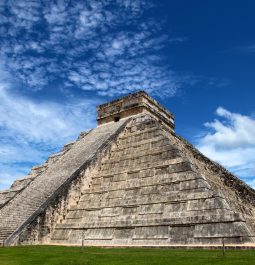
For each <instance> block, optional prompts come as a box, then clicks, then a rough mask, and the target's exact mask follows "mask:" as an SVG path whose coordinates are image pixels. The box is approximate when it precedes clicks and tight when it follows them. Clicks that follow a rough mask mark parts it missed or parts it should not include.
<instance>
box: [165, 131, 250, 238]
mask: <svg viewBox="0 0 255 265" xmlns="http://www.w3.org/2000/svg"><path fill="white" fill-rule="evenodd" d="M169 135H170V138H171V140H172V141H173V143H174V144H175V145H176V146H178V148H179V149H180V150H182V152H183V153H185V154H186V156H187V157H189V159H190V160H191V161H192V163H193V164H194V165H196V167H197V168H198V171H199V172H201V174H203V175H204V176H205V178H206V179H207V181H208V183H210V185H211V186H212V187H214V188H215V189H219V190H220V191H221V192H222V193H223V194H224V197H225V198H226V201H227V202H228V203H229V205H230V206H231V208H232V209H234V210H235V211H236V212H239V213H242V214H243V216H244V218H245V220H246V222H247V223H248V224H249V226H250V227H251V229H252V230H253V233H254V235H255V190H254V189H252V188H251V187H250V186H248V185H247V184H246V183H244V182H243V181H242V180H240V179H239V178H237V177H236V176H235V175H233V174H232V173H230V172H229V171H228V170H226V169H225V168H224V167H222V166H221V165H219V164H218V163H216V162H214V161H212V160H210V159H209V158H207V157H206V156H204V155H203V154H202V153H201V152H199V151H198V150H197V149H196V148H195V147H194V146H192V145H191V144H190V143H188V142H187V141H186V140H185V139H183V138H181V137H180V136H177V135H176V134H169Z"/></svg>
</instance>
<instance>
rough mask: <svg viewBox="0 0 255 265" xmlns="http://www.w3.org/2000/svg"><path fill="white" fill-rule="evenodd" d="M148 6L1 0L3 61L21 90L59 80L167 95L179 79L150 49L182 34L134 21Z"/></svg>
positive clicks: (137, 1) (100, 89)
mask: <svg viewBox="0 0 255 265" xmlns="http://www.w3.org/2000/svg"><path fill="white" fill-rule="evenodd" d="M149 8H153V4H152V2H151V1H145V0H132V1H126V0H115V1H111V0H104V1H95V0H91V1H75V2H73V1H69V0H59V1H48V2H44V1H34V0H26V1H24V0H18V1H6V2H5V3H4V4H3V5H2V8H0V16H1V19H0V28H1V30H2V31H3V32H2V34H1V32H0V34H1V36H0V37H1V39H2V41H1V50H0V55H1V59H2V60H3V61H2V62H3V63H4V64H5V67H6V69H8V71H9V72H10V73H11V74H12V76H13V77H15V78H16V80H17V81H18V82H22V83H23V84H24V85H25V86H26V87H27V89H28V88H29V89H33V90H40V89H43V88H44V87H46V86H48V85H50V84H51V83H54V82H55V81H56V80H58V82H62V84H67V83H68V84H69V86H70V87H74V88H77V87H78V88H81V89H83V90H86V91H88V90H92V91H95V92H96V93H98V94H99V95H104V94H106V90H107V89H109V91H110V93H109V94H110V95H112V96H113V95H119V94H124V93H126V92H127V91H128V92H129V91H133V90H137V89H141V88H142V89H145V90H146V89H149V90H150V92H151V93H152V94H159V95H161V96H162V95H168V96H169V95H173V94H174V93H175V91H176V87H179V86H180V85H182V82H181V81H180V79H179V78H178V75H177V74H176V73H174V72H173V71H171V70H170V69H168V68H167V67H165V66H164V64H163V62H162V60H163V58H161V57H160V56H155V53H157V52H158V51H159V50H161V49H162V48H163V47H164V46H165V45H169V44H171V43H173V42H174V43H178V42H182V41H185V39H186V38H183V37H173V38H169V37H168V36H167V35H165V34H163V33H162V32H163V31H162V27H161V24H160V23H159V22H157V21H155V20H154V19H153V18H151V17H150V19H141V18H142V16H143V13H144V11H145V10H147V9H149ZM127 26H128V28H129V30H123V27H124V28H127ZM134 67H135V70H136V71H133V74H132V75H129V74H128V71H130V70H131V69H133V68H134ZM84 68H85V69H84ZM90 69H93V71H92V72H91V71H90ZM101 71H103V72H104V73H107V74H108V76H110V80H109V79H108V78H107V77H104V76H103V75H101V73H100V72H101ZM162 80H163V83H162ZM160 82H161V83H160ZM183 83H185V82H183ZM162 91H163V93H162Z"/></svg>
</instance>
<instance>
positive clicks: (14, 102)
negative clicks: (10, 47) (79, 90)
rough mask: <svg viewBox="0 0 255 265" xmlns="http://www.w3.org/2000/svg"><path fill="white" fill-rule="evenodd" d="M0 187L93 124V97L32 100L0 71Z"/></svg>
mask: <svg viewBox="0 0 255 265" xmlns="http://www.w3.org/2000/svg"><path fill="white" fill-rule="evenodd" d="M0 74H1V80H0V102H1V104H0V189H2V188H7V187H8V186H9V185H10V184H11V182H12V181H13V180H14V179H15V178H17V177H21V176H22V175H25V174H27V173H28V171H29V169H30V168H31V166H32V165H34V164H38V163H42V162H43V161H44V160H45V159H46V158H47V157H48V156H49V154H51V153H52V152H53V151H57V150H58V149H59V148H60V147H61V146H63V145H64V144H65V143H66V142H68V141H71V140H74V139H75V138H76V137H77V136H78V134H79V132H80V131H84V130H87V129H89V128H92V127H95V116H96V115H95V105H97V103H99V102H98V101H96V100H92V99H90V100H79V99H77V98H75V99H73V100H72V99H71V100H69V101H68V102H66V103H65V104H61V103H56V102H49V101H41V102H40V101H39V102H38V101H34V100H33V99H30V98H27V97H24V96H21V95H20V94H16V93H14V92H13V90H12V89H11V87H12V85H11V84H10V82H9V77H8V74H6V73H5V72H4V71H0Z"/></svg>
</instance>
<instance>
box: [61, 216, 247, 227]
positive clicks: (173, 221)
mask: <svg viewBox="0 0 255 265" xmlns="http://www.w3.org/2000/svg"><path fill="white" fill-rule="evenodd" d="M229 222H243V218H242V216H241V215H240V214H236V213H231V212H230V213H226V214H224V215H221V214H220V215H210V216H208V215H206V216H191V217H181V218H180V217H176V218H154V219H152V218H144V217H143V218H134V219H131V218H130V219H128V218H126V219H125V218H123V219H122V220H114V221H101V222H100V221H95V222H91V221H90V222H87V223H85V222H74V223H64V224H57V226H56V229H89V228H115V227H141V226H142V227H146V226H161V225H164V226H165V225H167V226H173V225H174V226H176V225H179V226H180V225H187V224H188V225H192V224H196V225H197V224H208V223H211V224H213V223H226V224H228V223H229Z"/></svg>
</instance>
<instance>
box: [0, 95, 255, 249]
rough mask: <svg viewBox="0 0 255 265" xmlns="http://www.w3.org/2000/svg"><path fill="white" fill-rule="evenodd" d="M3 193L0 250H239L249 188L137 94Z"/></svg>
mask: <svg viewBox="0 0 255 265" xmlns="http://www.w3.org/2000/svg"><path fill="white" fill-rule="evenodd" d="M97 112H98V119H97V120H98V127H97V128H95V129H93V130H90V131H88V132H83V133H81V134H80V136H79V137H78V139H77V140H76V141H75V142H72V143H69V144H67V145H65V146H64V148H63V149H62V150H61V151H60V152H59V153H57V154H54V155H52V156H50V157H49V158H48V160H47V161H46V162H45V163H44V164H43V165H41V166H37V167H34V168H32V170H31V172H30V173H29V175H28V176H26V177H24V178H22V179H19V180H16V181H15V182H14V183H13V184H12V186H11V188H10V189H8V190H5V191H2V192H0V244H1V245H18V244H64V245H65V244H76V245H81V244H82V243H83V244H84V245H107V246H121V245H126V246H136V245H139V246H171V245H186V246H187V245H215V244H221V243H222V240H223V238H224V242H225V243H226V244H234V245H245V244H248V243H253V242H255V237H254V236H255V190H253V189H252V188H251V187H249V186H248V185H246V184H245V183H244V182H242V181H241V180H240V179H238V178H237V177H235V176H234V175H233V174H231V173H230V172H228V171H227V170H226V169H224V168H223V167H222V166H220V165H218V164H217V163H215V162H213V161H211V160H210V159H208V158H207V157H205V156H204V155H203V154H201V153H200V152H199V151H198V150H196V149H195V148H194V147H193V146H192V145H191V144H189V143H188V142H186V141H185V140H184V139H182V138H181V137H179V136H178V135H176V134H175V132H174V116H173V114H172V113H171V112H169V111H168V110H166V109H165V108H164V107H162V106H161V105H160V104H159V103H158V102H156V101H155V100H154V99H152V98H151V97H150V96H149V95H148V94H146V93H145V92H143V91H140V92H137V93H134V94H130V95H128V96H126V97H123V98H120V99H118V100H115V101H112V102H110V103H107V104H103V105H100V106H98V107H97Z"/></svg>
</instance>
